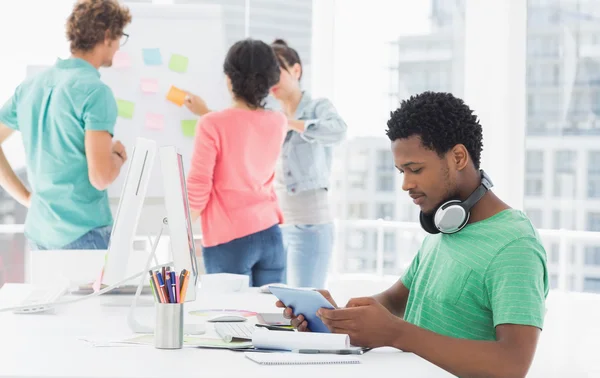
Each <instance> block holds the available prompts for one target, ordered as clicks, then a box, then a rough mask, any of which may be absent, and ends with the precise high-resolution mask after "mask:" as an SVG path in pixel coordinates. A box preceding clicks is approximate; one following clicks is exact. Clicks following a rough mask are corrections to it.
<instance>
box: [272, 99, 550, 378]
mask: <svg viewBox="0 0 600 378" xmlns="http://www.w3.org/2000/svg"><path fill="white" fill-rule="evenodd" d="M482 134H483V133H482V128H481V125H480V124H479V121H478V120H477V116H476V115H474V114H473V111H472V110H471V109H470V108H469V107H468V106H467V105H466V104H465V103H464V102H463V101H462V100H461V99H458V98H456V97H454V96H452V95H451V94H449V93H435V92H424V93H421V94H419V95H416V96H413V97H411V98H410V99H408V100H406V101H403V102H402V105H401V106H400V108H398V109H397V110H396V111H394V112H393V113H392V115H391V117H390V120H389V121H388V130H387V135H388V137H389V138H390V141H391V147H392V155H393V158H394V164H395V165H396V168H397V169H398V171H399V172H400V173H401V174H402V175H403V180H404V181H403V185H402V189H403V190H405V191H407V192H408V194H409V196H410V197H411V198H412V199H413V202H414V203H415V204H416V205H417V206H419V208H420V209H421V225H422V227H423V229H424V230H425V231H427V232H429V233H430V235H428V236H427V237H426V238H425V240H424V241H423V243H422V244H421V247H420V249H419V251H418V253H417V254H416V256H415V258H414V259H413V261H412V263H411V265H410V267H409V268H408V269H407V270H406V271H405V272H404V274H403V275H402V276H401V277H400V279H399V280H398V282H396V284H394V285H393V286H392V287H390V288H389V289H388V290H386V291H384V292H382V293H380V294H377V295H374V296H372V297H368V298H354V299H351V300H350V301H349V302H348V304H347V305H346V307H345V308H336V309H331V310H329V309H320V310H318V312H317V315H318V316H319V318H320V319H321V320H322V321H323V323H325V325H326V326H327V327H328V328H329V329H330V330H331V331H332V332H335V333H342V334H347V335H349V337H350V342H351V343H352V344H353V345H357V346H364V347H381V346H391V347H396V348H398V349H400V350H403V351H405V352H412V353H415V354H417V355H419V356H421V357H422V358H424V359H426V360H428V361H430V362H432V363H433V364H435V365H437V366H439V367H441V368H443V369H445V370H447V371H449V372H450V373H452V374H454V375H457V376H459V377H524V376H526V375H527V372H528V370H529V366H530V365H531V362H532V360H533V357H534V354H535V350H536V346H537V342H538V338H539V335H540V332H541V330H542V328H543V325H544V315H545V299H546V296H547V295H548V271H547V267H546V252H545V250H544V247H543V245H542V242H541V240H540V238H539V235H538V233H537V231H536V230H535V228H534V227H533V225H532V224H531V222H530V221H529V219H528V218H527V216H526V215H525V214H524V213H523V212H522V211H520V210H516V209H512V208H510V207H509V206H508V205H507V204H506V203H504V202H503V201H502V200H501V199H500V198H498V197H497V196H496V195H495V194H494V192H492V191H491V190H489V189H490V188H491V180H489V178H488V177H487V175H486V174H483V172H482V171H480V164H481V151H482V146H483V140H482V139H483V138H482ZM449 201H457V202H453V205H454V207H453V209H454V210H453V211H452V213H450V210H448V208H449V206H448V202H449ZM459 203H460V207H458V204H459ZM461 209H462V210H461ZM440 231H441V232H440ZM323 294H324V295H325V297H326V298H328V299H329V301H330V302H331V303H333V304H334V305H335V302H334V301H333V299H332V298H331V296H330V295H329V293H327V292H323ZM277 305H278V306H279V307H284V305H283V303H281V302H279V303H278V304H277ZM336 307H337V306H336ZM284 311H285V312H284V314H285V315H286V316H288V317H293V320H292V324H293V325H294V326H296V327H298V329H299V330H301V331H305V330H307V329H310V324H308V323H307V321H306V320H305V319H304V315H301V314H296V315H298V316H297V317H295V316H294V315H293V309H290V308H286V309H285V310H284Z"/></svg>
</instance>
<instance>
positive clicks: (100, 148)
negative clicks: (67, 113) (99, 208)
mask: <svg viewBox="0 0 600 378" xmlns="http://www.w3.org/2000/svg"><path fill="white" fill-rule="evenodd" d="M81 118H82V121H83V127H84V130H85V156H86V160H87V163H88V177H89V179H90V183H91V184H92V186H94V188H96V189H98V190H106V189H107V188H108V186H109V185H110V184H112V183H113V182H114V181H115V180H116V179H117V177H118V176H119V172H120V171H121V167H122V166H123V164H124V163H125V161H126V160H127V155H126V153H125V147H123V145H122V144H121V143H120V142H118V141H117V142H114V143H113V135H114V129H115V124H116V123H117V103H116V100H115V98H114V96H113V93H112V91H111V89H110V88H109V87H108V86H106V85H102V86H99V87H98V88H95V89H94V90H93V91H91V92H90V93H89V95H88V96H87V98H86V99H85V102H84V104H83V106H82V115H81Z"/></svg>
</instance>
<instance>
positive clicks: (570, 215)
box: [552, 210, 575, 230]
mask: <svg viewBox="0 0 600 378" xmlns="http://www.w3.org/2000/svg"><path fill="white" fill-rule="evenodd" d="M552 228H553V229H556V230H558V229H561V228H564V229H566V230H574V229H575V211H573V210H571V211H568V210H564V211H562V212H561V211H560V210H553V211H552Z"/></svg>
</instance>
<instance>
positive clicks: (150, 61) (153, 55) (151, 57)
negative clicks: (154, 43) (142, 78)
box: [142, 49, 162, 66]
mask: <svg viewBox="0 0 600 378" xmlns="http://www.w3.org/2000/svg"><path fill="white" fill-rule="evenodd" d="M142 55H143V57H144V63H145V64H146V65H147V66H160V65H161V64H162V55H161V54H160V49H143V50H142Z"/></svg>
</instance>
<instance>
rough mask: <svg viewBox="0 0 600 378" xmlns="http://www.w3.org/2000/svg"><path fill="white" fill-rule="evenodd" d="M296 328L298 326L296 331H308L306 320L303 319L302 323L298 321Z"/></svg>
mask: <svg viewBox="0 0 600 378" xmlns="http://www.w3.org/2000/svg"><path fill="white" fill-rule="evenodd" d="M297 328H298V331H300V332H308V331H310V330H309V329H308V322H307V321H306V320H305V321H303V322H302V323H300V325H299V326H298V327H297Z"/></svg>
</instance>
